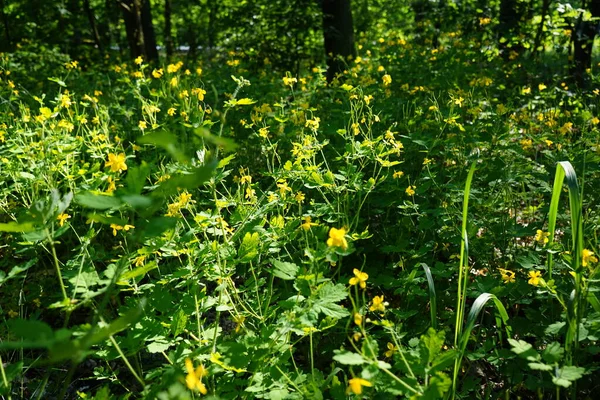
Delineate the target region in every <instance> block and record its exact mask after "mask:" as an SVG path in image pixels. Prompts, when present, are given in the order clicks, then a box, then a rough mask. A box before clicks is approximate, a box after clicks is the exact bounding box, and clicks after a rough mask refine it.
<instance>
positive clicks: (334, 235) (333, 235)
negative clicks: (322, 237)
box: [327, 228, 348, 250]
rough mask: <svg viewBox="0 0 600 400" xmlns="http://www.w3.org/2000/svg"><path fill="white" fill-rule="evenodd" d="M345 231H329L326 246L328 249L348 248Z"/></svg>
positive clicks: (341, 229) (332, 229)
mask: <svg viewBox="0 0 600 400" xmlns="http://www.w3.org/2000/svg"><path fill="white" fill-rule="evenodd" d="M345 236H346V229H344V228H340V229H336V228H331V229H330V230H329V239H327V246H329V247H341V248H342V249H343V250H346V249H347V248H348V242H347V241H346V237H345Z"/></svg>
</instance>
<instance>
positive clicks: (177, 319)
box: [171, 308, 188, 337]
mask: <svg viewBox="0 0 600 400" xmlns="http://www.w3.org/2000/svg"><path fill="white" fill-rule="evenodd" d="M187 321H188V316H187V314H186V313H185V311H183V310H182V309H181V308H180V309H179V310H178V311H177V312H176V313H175V315H174V316H173V322H171V333H172V334H173V336H175V337H177V336H179V335H180V334H181V333H183V332H184V331H185V327H186V325H187Z"/></svg>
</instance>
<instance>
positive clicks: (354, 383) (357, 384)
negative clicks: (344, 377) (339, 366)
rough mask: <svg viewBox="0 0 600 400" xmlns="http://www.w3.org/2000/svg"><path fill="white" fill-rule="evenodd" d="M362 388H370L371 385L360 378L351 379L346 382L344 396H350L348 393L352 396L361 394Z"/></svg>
mask: <svg viewBox="0 0 600 400" xmlns="http://www.w3.org/2000/svg"><path fill="white" fill-rule="evenodd" d="M363 386H366V387H371V386H373V384H372V383H371V382H369V381H367V380H365V379H362V378H352V379H350V380H349V381H348V389H346V394H350V392H352V393H354V394H362V388H363Z"/></svg>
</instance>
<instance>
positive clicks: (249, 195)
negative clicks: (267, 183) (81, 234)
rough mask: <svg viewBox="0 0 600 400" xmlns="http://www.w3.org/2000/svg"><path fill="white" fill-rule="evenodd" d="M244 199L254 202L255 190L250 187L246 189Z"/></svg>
mask: <svg viewBox="0 0 600 400" xmlns="http://www.w3.org/2000/svg"><path fill="white" fill-rule="evenodd" d="M244 197H246V199H248V200H250V201H252V200H254V199H255V198H256V190H254V189H252V188H250V187H248V188H246V195H245V196H244Z"/></svg>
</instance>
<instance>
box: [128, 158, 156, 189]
mask: <svg viewBox="0 0 600 400" xmlns="http://www.w3.org/2000/svg"><path fill="white" fill-rule="evenodd" d="M150 171H151V167H150V165H149V164H148V163H147V162H146V161H142V163H141V164H140V165H139V166H135V167H131V168H129V170H128V172H127V178H126V179H125V181H126V182H127V193H129V194H141V193H142V190H144V184H145V183H146V179H148V175H150Z"/></svg>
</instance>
